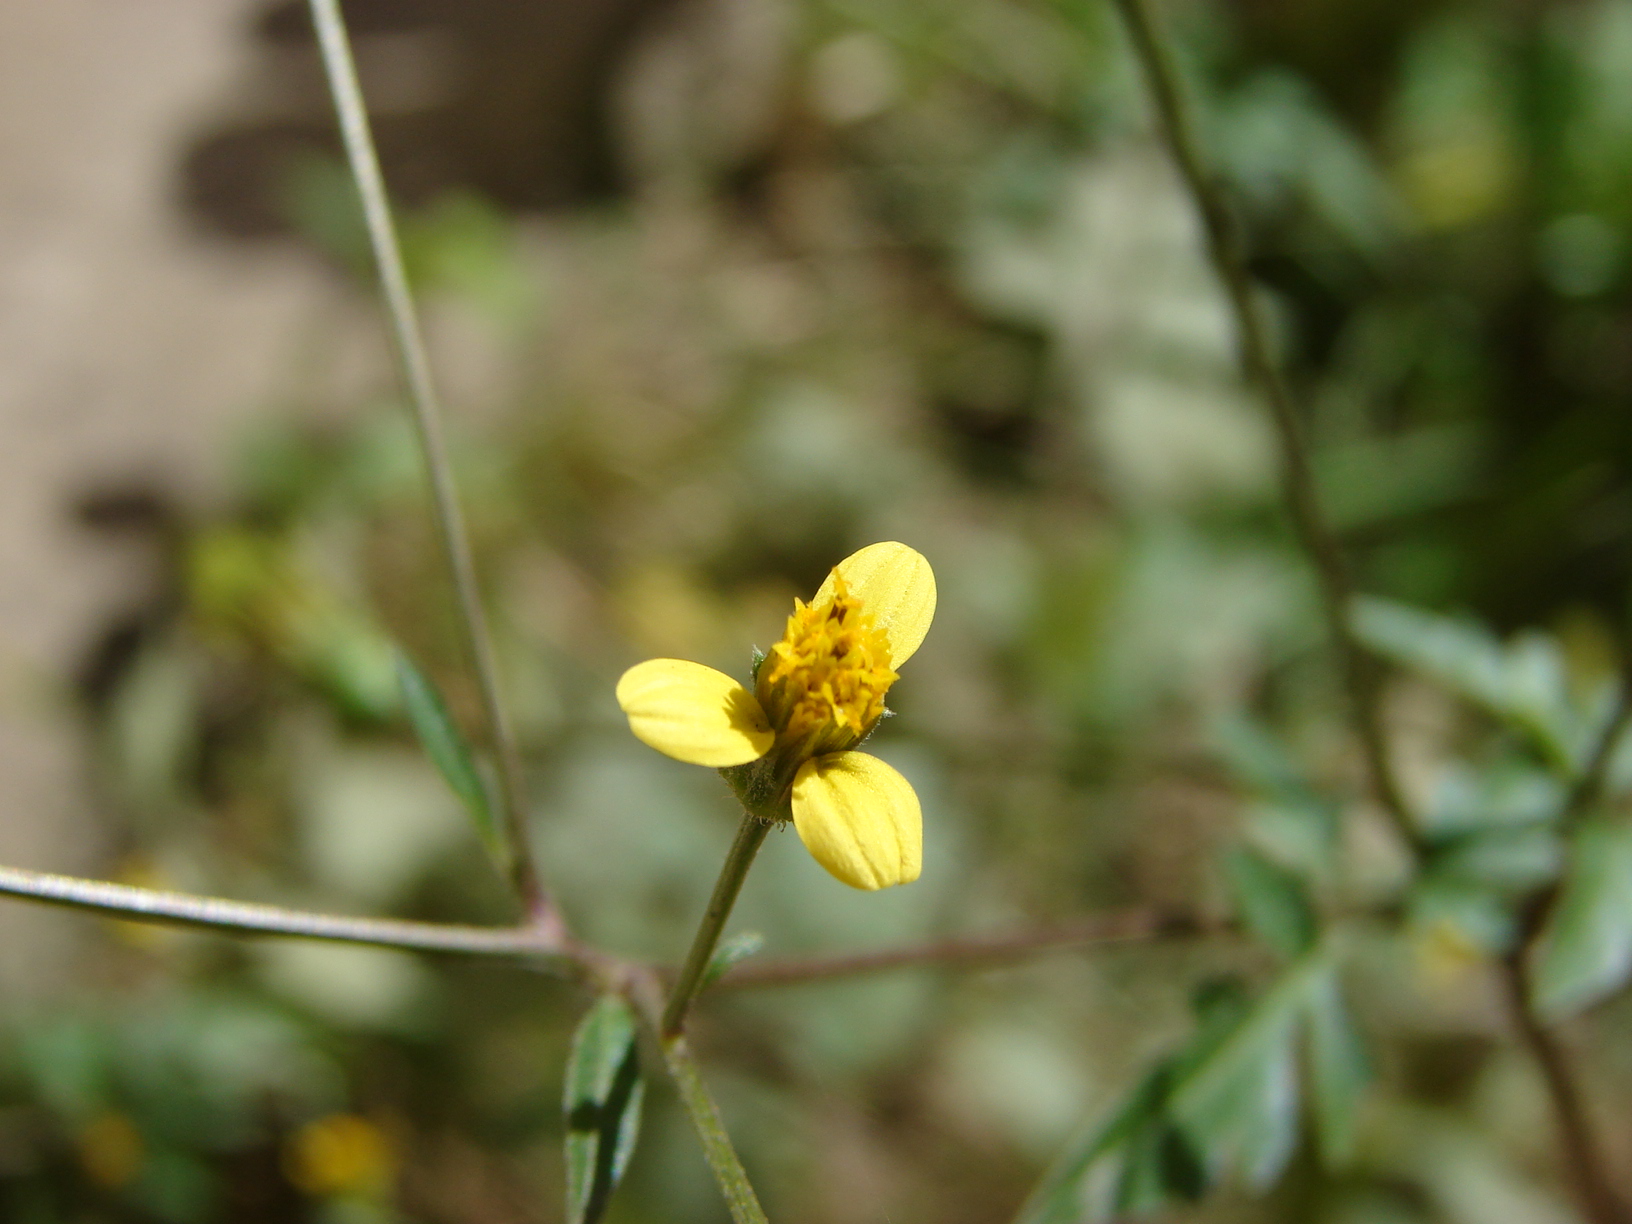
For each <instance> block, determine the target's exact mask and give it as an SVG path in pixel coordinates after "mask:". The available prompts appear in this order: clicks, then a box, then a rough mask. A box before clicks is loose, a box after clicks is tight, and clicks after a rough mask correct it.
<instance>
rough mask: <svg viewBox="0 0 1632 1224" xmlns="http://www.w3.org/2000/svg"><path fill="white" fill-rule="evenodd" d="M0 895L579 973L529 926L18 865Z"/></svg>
mask: <svg viewBox="0 0 1632 1224" xmlns="http://www.w3.org/2000/svg"><path fill="white" fill-rule="evenodd" d="M0 895H8V896H13V897H17V898H20V899H23V900H28V901H40V902H44V903H46V904H48V905H62V906H67V907H69V908H72V909H81V910H91V911H94V912H97V913H101V914H104V915H106V916H108V917H110V918H120V919H124V920H127V921H135V922H151V923H159V924H163V925H166V926H184V927H198V928H203V929H206V930H214V931H220V932H222V933H223V934H231V935H288V936H297V937H300V938H303V939H326V940H332V941H337V942H340V943H353V944H373V945H376V946H379V947H386V948H412V949H417V950H419V951H425V952H462V953H468V954H474V955H485V956H525V957H530V958H534V960H535V962H536V963H537V964H538V965H540V966H542V967H546V968H549V969H550V970H552V971H554V972H557V973H560V974H562V975H564V976H576V975H577V974H576V968H575V965H574V959H573V958H571V957H569V956H567V955H564V954H563V953H562V952H561V951H560V949H559V948H558V947H557V945H556V943H555V942H554V940H553V939H551V938H550V937H549V936H548V935H547V933H545V932H543V931H540V930H539V929H538V928H536V927H532V926H526V927H476V926H456V925H452V924H446V923H439V922H405V921H402V920H400V919H395V918H355V917H351V916H349V915H345V914H322V913H315V912H313V911H310V910H297V909H285V908H284V907H282V906H277V905H256V904H252V903H250V902H245V901H227V900H224V899H222V898H220V897H199V896H194V895H192V894H189V893H175V892H162V891H160V890H158V889H153V888H137V887H135V886H133V885H130V884H111V883H107V882H106V881H102V880H83V879H79V878H78V877H76V876H63V875H52V874H50V873H48V872H43V871H26V870H24V869H23V868H20V867H0Z"/></svg>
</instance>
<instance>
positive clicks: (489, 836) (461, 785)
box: [397, 651, 505, 863]
mask: <svg viewBox="0 0 1632 1224" xmlns="http://www.w3.org/2000/svg"><path fill="white" fill-rule="evenodd" d="M397 680H398V682H399V683H400V684H401V685H402V700H403V705H404V708H405V709H406V710H407V711H408V721H409V722H410V723H412V724H413V728H414V733H415V734H416V735H418V736H419V742H420V746H421V747H423V748H424V749H425V755H426V756H427V757H429V758H430V760H431V764H433V765H435V766H436V768H437V772H438V773H440V774H441V775H442V777H443V780H444V781H446V782H447V784H448V787H449V789H451V790H452V791H453V793H454V794H455V795H456V796H458V798H459V801H460V803H462V804H464V807H465V811H466V812H468V813H469V814H470V819H471V821H472V822H473V823H474V824H475V825H476V833H477V835H478V836H479V837H480V838H481V839H482V844H483V845H485V846H486V847H487V850H488V853H489V854H491V855H492V856H493V858H494V860H495V861H497V862H500V863H502V862H503V861H504V859H505V845H504V838H503V835H502V834H501V833H500V831H499V827H498V823H497V821H496V820H495V819H494V814H493V803H492V799H491V797H490V796H489V795H488V791H487V783H486V782H484V781H483V780H482V775H481V771H480V770H478V769H477V768H476V759H475V757H474V756H473V755H472V754H471V751H470V745H469V744H467V743H466V742H465V737H464V735H463V734H462V733H461V732H460V730H459V727H458V725H457V724H456V723H455V722H454V721H453V716H452V715H450V714H449V713H448V707H447V703H446V702H444V701H443V700H442V694H441V693H440V692H438V691H437V688H436V686H435V685H434V684H432V683H431V681H430V679H429V678H428V677H427V676H426V675H425V674H424V673H423V672H421V671H420V670H419V668H417V667H415V666H414V662H413V660H412V659H410V658H409V657H408V656H407V655H405V654H403V653H402V652H401V651H398V652H397Z"/></svg>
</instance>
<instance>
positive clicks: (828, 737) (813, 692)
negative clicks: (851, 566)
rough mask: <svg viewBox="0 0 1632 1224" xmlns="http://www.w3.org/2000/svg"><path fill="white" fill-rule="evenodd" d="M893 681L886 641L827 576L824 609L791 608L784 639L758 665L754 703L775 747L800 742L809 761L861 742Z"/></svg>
mask: <svg viewBox="0 0 1632 1224" xmlns="http://www.w3.org/2000/svg"><path fill="white" fill-rule="evenodd" d="M896 679H897V677H896V673H895V671H894V670H893V669H892V668H891V667H890V642H889V638H887V637H886V636H885V634H884V631H883V630H882V629H880V628H879V627H878V626H877V625H876V624H874V623H873V618H872V615H871V614H870V613H868V612H866V611H865V610H864V609H863V608H862V605H861V600H859V599H857V598H856V597H855V596H854V595H852V594H850V590H849V588H848V587H847V586H846V584H845V581H844V579H843V578H842V577H840V576H839V575H838V574H837V573H835V574H834V575H833V601H832V602H831V603H826V604H821V605H812V604H807V603H805V602H804V601H803V600H798V599H796V600H794V601H793V615H792V616H790V617H788V630H787V632H786V633H785V634H783V636H782V640H781V641H780V642H778V643H777V644H776V645H775V646H773V647H771V652H770V654H768V655H766V656H765V660H764V662H763V663H761V664H760V668H759V682H758V685H757V688H758V693H757V696H758V697H759V701H760V704H761V705H762V706H764V708H765V712H766V714H768V715H769V716H770V719H771V724H772V725H773V726H774V727H776V728H777V739H778V740H779V741H780V742H782V743H784V744H792V743H795V742H797V741H800V740H807V739H808V740H810V744H809V752H810V753H811V754H812V755H814V754H816V753H821V752H837V751H840V750H841V749H844V748H847V747H849V746H850V745H851V744H854V743H855V742H856V741H857V740H859V739H861V737H862V736H864V735H865V734H867V732H868V731H869V730H871V729H872V726H873V724H874V723H875V722H877V721H878V719H879V717H880V716H881V715H882V714H883V713H884V694H885V693H886V692H888V691H889V688H890V685H891V684H893V683H894V682H895V680H896Z"/></svg>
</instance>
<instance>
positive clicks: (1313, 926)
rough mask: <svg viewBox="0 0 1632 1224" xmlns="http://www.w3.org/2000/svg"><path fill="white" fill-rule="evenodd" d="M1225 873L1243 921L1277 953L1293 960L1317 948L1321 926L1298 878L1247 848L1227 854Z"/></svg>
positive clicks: (1240, 848)
mask: <svg viewBox="0 0 1632 1224" xmlns="http://www.w3.org/2000/svg"><path fill="white" fill-rule="evenodd" d="M1224 874H1225V875H1226V877H1228V879H1229V883H1230V890H1231V892H1232V893H1233V894H1234V896H1235V904H1236V908H1237V910H1238V911H1239V912H1240V915H1241V918H1242V920H1243V921H1245V922H1246V924H1247V926H1248V927H1249V928H1250V929H1251V930H1252V932H1253V933H1254V934H1256V935H1257V936H1258V937H1259V938H1260V939H1262V940H1263V941H1264V942H1265V943H1267V944H1268V945H1269V946H1270V947H1272V948H1274V949H1275V951H1276V952H1278V953H1280V954H1281V956H1283V957H1285V958H1286V959H1288V960H1291V959H1293V958H1295V957H1297V956H1301V955H1302V954H1303V953H1305V952H1307V951H1308V950H1309V949H1310V948H1312V947H1313V946H1314V944H1315V939H1316V937H1317V936H1318V934H1319V924H1318V923H1317V922H1316V919H1315V911H1314V907H1313V906H1311V905H1310V904H1309V897H1308V894H1307V893H1306V892H1305V890H1304V886H1303V881H1301V880H1300V879H1298V877H1297V876H1295V875H1293V874H1292V873H1291V872H1290V871H1288V870H1287V869H1286V868H1284V867H1282V866H1280V864H1278V863H1273V862H1271V861H1270V860H1269V859H1267V858H1265V857H1264V856H1263V855H1261V854H1259V853H1258V852H1257V851H1256V850H1251V849H1248V848H1246V847H1237V848H1235V849H1233V850H1231V851H1230V852H1229V853H1228V854H1227V855H1225V857H1224Z"/></svg>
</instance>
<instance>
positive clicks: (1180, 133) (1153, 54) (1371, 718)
mask: <svg viewBox="0 0 1632 1224" xmlns="http://www.w3.org/2000/svg"><path fill="white" fill-rule="evenodd" d="M1115 3H1116V7H1117V9H1118V10H1119V11H1120V12H1121V14H1122V17H1123V20H1124V22H1125V23H1126V25H1127V27H1128V33H1129V35H1130V36H1131V38H1132V41H1133V47H1134V51H1135V53H1136V54H1137V56H1138V58H1139V62H1140V64H1141V66H1142V67H1143V69H1144V74H1145V79H1146V82H1147V84H1148V85H1149V87H1150V93H1151V97H1152V100H1153V101H1154V103H1155V105H1156V110H1157V111H1158V113H1159V114H1160V116H1161V127H1162V133H1163V136H1164V138H1165V140H1166V142H1167V147H1168V152H1169V153H1170V154H1171V155H1172V157H1173V160H1174V161H1175V162H1176V163H1177V164H1178V168H1179V171H1180V173H1181V174H1182V175H1183V177H1184V181H1185V185H1186V186H1187V187H1188V188H1189V191H1190V195H1191V197H1192V199H1193V200H1194V202H1195V205H1196V209H1197V211H1198V212H1200V214H1201V220H1202V226H1203V228H1204V229H1205V231H1206V237H1207V252H1208V256H1209V258H1210V259H1211V261H1212V264H1213V271H1214V272H1215V273H1216V274H1217V276H1218V279H1219V280H1220V281H1221V282H1222V283H1223V285H1224V288H1225V291H1226V293H1227V294H1228V296H1229V300H1230V306H1231V309H1232V310H1233V312H1234V315H1235V321H1236V329H1237V333H1238V335H1237V339H1238V342H1239V344H1240V347H1241V363H1242V366H1243V367H1244V369H1245V371H1246V375H1247V378H1248V380H1249V381H1250V382H1252V383H1254V384H1256V385H1257V386H1258V388H1259V390H1260V391H1261V392H1262V393H1263V396H1264V399H1265V401H1266V402H1267V403H1268V405H1269V409H1270V415H1271V416H1272V418H1273V420H1274V424H1275V433H1276V437H1277V440H1278V442H1279V445H1280V458H1281V480H1282V487H1283V490H1284V493H1285V496H1286V501H1287V506H1288V508H1289V510H1290V511H1291V515H1292V522H1293V526H1294V527H1295V529H1296V531H1297V533H1298V539H1299V541H1300V542H1301V543H1302V545H1303V548H1304V551H1305V552H1307V553H1308V555H1309V557H1310V559H1311V560H1312V561H1313V562H1314V566H1315V573H1316V575H1317V577H1318V579H1319V584H1320V594H1321V609H1322V613H1323V615H1324V617H1325V620H1326V628H1327V632H1328V633H1329V634H1330V635H1331V639H1332V642H1333V644H1334V645H1335V646H1336V648H1337V652H1338V655H1339V659H1340V663H1341V666H1342V670H1343V678H1344V682H1345V684H1346V687H1347V689H1348V695H1349V702H1350V705H1351V706H1352V708H1353V709H1352V713H1353V715H1354V721H1355V730H1356V732H1357V733H1358V736H1359V739H1360V745H1361V749H1362V751H1363V752H1364V754H1365V760H1366V770H1367V773H1368V774H1369V776H1370V781H1371V788H1372V791H1373V793H1374V794H1375V795H1376V797H1377V799H1378V801H1379V802H1380V803H1381V804H1382V806H1383V809H1384V810H1385V811H1386V812H1387V813H1388V816H1389V818H1390V819H1391V820H1392V821H1393V822H1394V824H1395V826H1396V828H1397V829H1398V830H1399V833H1400V836H1401V838H1402V840H1403V841H1404V842H1405V844H1406V846H1407V847H1408V848H1410V849H1411V850H1413V851H1415V850H1416V848H1417V838H1416V826H1415V822H1414V821H1413V820H1412V819H1411V813H1410V808H1409V806H1408V805H1407V803H1406V800H1405V795H1404V792H1403V791H1402V790H1401V789H1400V785H1399V780H1398V779H1397V778H1396V776H1395V773H1394V768H1393V765H1392V763H1391V761H1390V760H1389V756H1388V746H1387V740H1386V737H1385V736H1384V734H1383V724H1382V714H1381V710H1380V707H1379V701H1378V698H1379V684H1378V679H1379V678H1378V674H1377V671H1376V664H1375V662H1374V661H1373V660H1372V659H1371V657H1370V656H1369V655H1368V654H1367V653H1366V652H1365V649H1364V647H1363V646H1362V645H1361V643H1360V639H1359V638H1358V637H1357V636H1356V635H1355V632H1354V627H1353V625H1352V623H1351V622H1350V619H1349V610H1350V605H1351V603H1352V601H1353V594H1354V591H1353V585H1352V583H1351V581H1350V577H1349V571H1348V565H1347V563H1346V562H1345V561H1344V558H1343V553H1342V550H1341V549H1340V548H1339V547H1338V543H1337V538H1336V536H1335V535H1334V534H1333V532H1332V530H1331V528H1330V526H1329V525H1328V524H1327V522H1326V518H1325V516H1324V514H1323V513H1322V512H1321V509H1320V501H1319V498H1318V496H1317V494H1316V490H1315V480H1314V474H1313V472H1312V471H1311V469H1310V465H1309V446H1308V441H1307V439H1306V437H1305V436H1304V428H1303V422H1302V420H1301V419H1300V417H1299V415H1298V412H1297V409H1296V408H1295V407H1294V405H1293V403H1292V396H1291V393H1290V391H1289V390H1288V389H1287V386H1286V382H1285V379H1284V378H1283V377H1282V376H1281V371H1280V368H1279V366H1278V365H1277V364H1276V361H1275V357H1274V354H1273V352H1272V348H1271V345H1270V341H1269V328H1268V325H1267V321H1266V320H1265V318H1264V312H1263V307H1262V304H1261V303H1260V301H1259V299H1258V297H1257V295H1256V293H1255V291H1254V288H1253V285H1252V281H1251V278H1250V276H1249V275H1248V273H1247V262H1246V256H1245V252H1244V244H1243V242H1242V239H1241V234H1240V231H1239V229H1238V227H1237V225H1236V222H1235V218H1234V216H1233V215H1232V214H1231V212H1230V209H1229V207H1228V205H1227V204H1226V203H1225V198H1224V189H1223V185H1222V184H1221V183H1220V182H1219V181H1218V179H1217V178H1215V177H1214V176H1213V174H1212V173H1211V172H1210V171H1209V169H1208V168H1207V166H1206V163H1205V162H1204V160H1203V158H1202V155H1201V150H1200V146H1199V144H1198V143H1197V140H1196V136H1195V129H1194V125H1193V123H1192V121H1191V118H1190V113H1189V110H1188V108H1187V106H1186V103H1185V100H1184V97H1183V95H1182V93H1181V92H1180V88H1179V79H1178V72H1177V70H1176V69H1175V67H1174V64H1173V58H1172V55H1171V53H1170V52H1169V50H1168V47H1167V44H1166V42H1165V41H1164V40H1163V38H1162V36H1161V35H1160V33H1159V32H1158V30H1157V28H1156V23H1155V20H1154V18H1153V17H1152V15H1151V12H1150V7H1149V0H1115Z"/></svg>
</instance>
